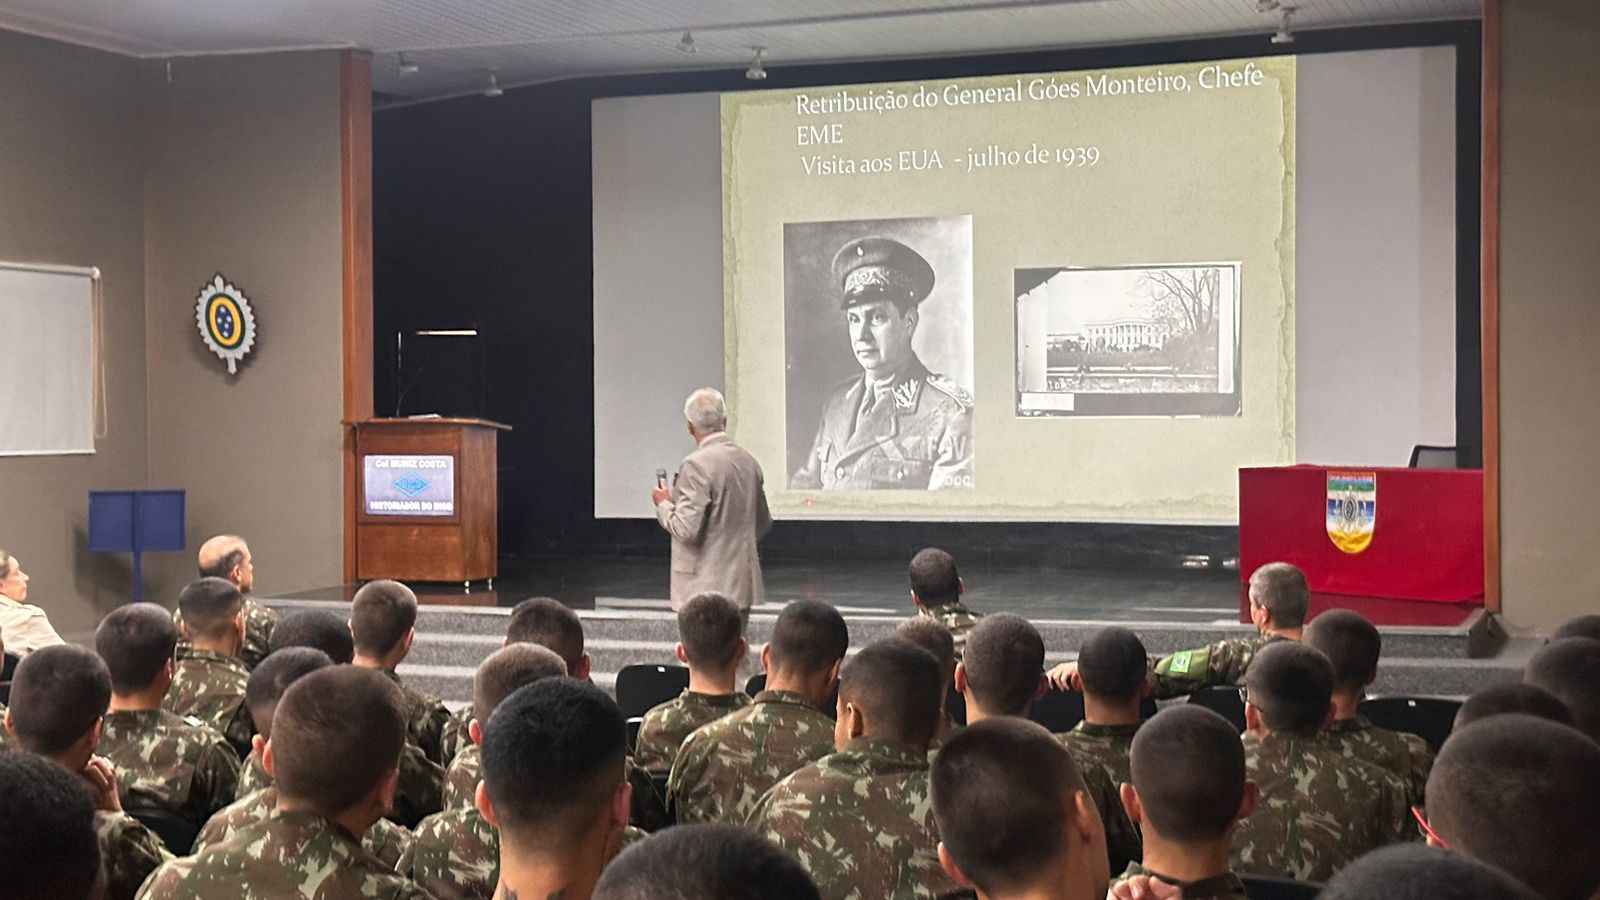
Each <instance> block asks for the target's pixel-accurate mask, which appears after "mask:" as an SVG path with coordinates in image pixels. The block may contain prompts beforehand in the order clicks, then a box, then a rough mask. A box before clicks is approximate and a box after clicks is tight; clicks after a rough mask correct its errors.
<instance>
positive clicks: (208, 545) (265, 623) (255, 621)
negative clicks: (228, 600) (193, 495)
mask: <svg viewBox="0 0 1600 900" xmlns="http://www.w3.org/2000/svg"><path fill="white" fill-rule="evenodd" d="M196 562H197V563H198V568H199V570H200V577H201V578H221V579H222V580H224V581H227V582H230V583H232V584H233V586H234V587H237V588H238V589H239V593H241V594H244V595H245V597H244V642H243V643H242V644H240V646H239V659H240V660H242V661H243V662H244V664H245V665H246V666H248V667H250V668H252V669H253V668H255V667H256V663H259V662H261V661H262V660H263V659H266V658H267V654H268V653H270V652H271V650H270V647H271V642H272V629H273V628H274V626H276V625H277V623H278V614H277V613H275V612H273V611H272V610H271V609H268V608H267V607H265V606H262V605H261V604H260V603H257V602H256V601H254V600H252V599H250V590H251V588H253V587H255V583H256V569H255V562H254V560H253V558H252V557H251V556H250V547H249V545H247V544H246V543H245V542H244V538H242V537H239V536H238V535H234V534H219V535H217V536H216V537H214V538H211V539H210V540H207V541H206V542H205V543H204V544H201V545H200V555H199V558H198V560H197V561H196ZM173 619H174V620H175V621H176V622H177V625H178V627H179V630H180V631H181V630H182V627H183V613H182V611H179V612H178V613H176V614H175V615H174V616H173ZM179 652H180V653H188V652H189V647H188V644H187V642H181V643H180V644H179Z"/></svg>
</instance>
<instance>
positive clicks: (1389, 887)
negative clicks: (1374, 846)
mask: <svg viewBox="0 0 1600 900" xmlns="http://www.w3.org/2000/svg"><path fill="white" fill-rule="evenodd" d="M1184 896H1185V897H1188V895H1187V894H1185V895H1184ZM1372 898H1382V900H1539V895H1538V894H1535V893H1534V892H1533V891H1531V890H1529V889H1528V887H1527V885H1524V884H1523V883H1522V882H1520V881H1518V880H1516V879H1515V878H1512V877H1511V876H1510V875H1507V874H1506V873H1504V872H1502V871H1500V870H1499V869H1496V868H1494V867H1493V866H1486V865H1484V864H1483V863H1481V862H1478V861H1477V860H1475V859H1472V858H1471V857H1467V856H1463V855H1461V854H1459V853H1449V852H1446V851H1444V850H1440V849H1438V848H1436V847H1423V846H1419V845H1417V844H1396V845H1395V846H1393V847H1384V848H1383V849H1382V850H1374V851H1372V852H1371V853H1368V854H1367V855H1366V856H1363V857H1361V858H1360V859H1358V860H1356V861H1355V862H1353V863H1351V864H1350V865H1348V866H1345V867H1344V868H1343V869H1341V870H1340V871H1339V874H1337V875H1335V876H1333V880H1331V881H1329V882H1328V884H1327V886H1326V887H1324V888H1323V889H1322V892H1321V893H1320V894H1318V895H1317V900H1372Z"/></svg>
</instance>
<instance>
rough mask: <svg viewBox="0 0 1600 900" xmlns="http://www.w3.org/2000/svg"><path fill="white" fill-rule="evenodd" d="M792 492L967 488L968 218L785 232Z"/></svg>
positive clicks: (805, 226)
mask: <svg viewBox="0 0 1600 900" xmlns="http://www.w3.org/2000/svg"><path fill="white" fill-rule="evenodd" d="M783 267H784V276H783V303H784V343H785V366H784V371H785V377H786V383H785V385H784V389H785V399H786V404H787V407H786V409H787V417H786V423H787V435H786V443H787V447H788V461H789V478H788V485H789V487H790V488H791V489H793V490H842V491H883V490H912V491H928V490H948V489H971V488H972V487H973V462H972V461H973V435H972V404H973V398H972V394H973V386H974V385H973V361H972V217H971V216H945V217H939V218H918V219H869V220H854V221H845V222H795V223H788V224H785V225H784V227H783Z"/></svg>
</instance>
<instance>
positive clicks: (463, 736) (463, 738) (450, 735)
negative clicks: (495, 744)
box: [439, 703, 477, 766]
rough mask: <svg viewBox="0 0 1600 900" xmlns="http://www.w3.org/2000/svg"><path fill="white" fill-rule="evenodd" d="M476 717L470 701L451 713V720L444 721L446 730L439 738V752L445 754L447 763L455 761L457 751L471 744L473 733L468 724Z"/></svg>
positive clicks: (445, 762)
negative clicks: (468, 731) (470, 732)
mask: <svg viewBox="0 0 1600 900" xmlns="http://www.w3.org/2000/svg"><path fill="white" fill-rule="evenodd" d="M476 718H477V715H476V714H475V713H474V712H473V711H472V704H471V703H468V704H467V705H466V706H463V707H461V708H460V709H458V710H456V711H455V712H453V713H451V714H450V719H449V721H447V722H445V723H444V732H443V734H442V735H441V736H440V738H439V748H440V749H439V752H440V753H441V754H443V756H444V764H445V765H447V766H448V765H450V763H452V762H454V761H455V758H456V754H457V753H460V752H461V751H462V750H463V749H464V748H466V747H468V746H471V744H472V735H470V734H468V733H467V726H469V725H471V724H472V720H473V719H476Z"/></svg>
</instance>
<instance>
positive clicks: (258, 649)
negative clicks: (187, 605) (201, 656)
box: [172, 597, 278, 669]
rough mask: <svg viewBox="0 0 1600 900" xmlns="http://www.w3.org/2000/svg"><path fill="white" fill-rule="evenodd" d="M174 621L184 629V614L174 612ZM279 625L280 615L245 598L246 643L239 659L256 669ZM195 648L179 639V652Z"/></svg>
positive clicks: (264, 657)
mask: <svg viewBox="0 0 1600 900" xmlns="http://www.w3.org/2000/svg"><path fill="white" fill-rule="evenodd" d="M172 621H173V623H174V624H176V625H177V626H178V627H179V628H182V627H183V613H181V612H178V611H177V610H173V612H172ZM277 624H278V614H277V613H275V612H273V611H272V610H271V609H268V608H267V607H265V606H262V605H261V604H259V603H257V602H256V601H254V600H252V599H250V598H249V597H246V598H244V643H243V644H241V645H239V659H240V660H241V661H243V662H244V664H245V665H246V666H247V667H249V668H252V669H254V668H255V667H256V665H257V664H258V663H260V662H261V661H262V660H263V659H266V658H267V653H268V650H267V645H268V644H269V643H270V642H271V641H272V629H273V628H274V627H275V626H276V625H277ZM192 649H193V648H192V647H191V646H190V645H189V642H188V641H185V640H183V639H182V638H179V639H178V652H179V653H180V654H185V653H188V652H189V651H190V650H192Z"/></svg>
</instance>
